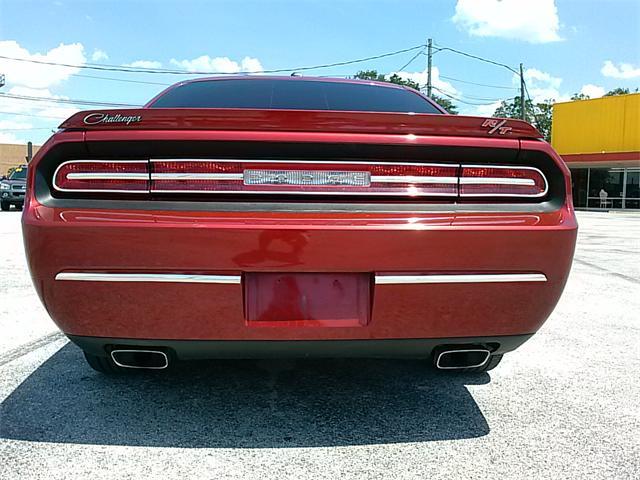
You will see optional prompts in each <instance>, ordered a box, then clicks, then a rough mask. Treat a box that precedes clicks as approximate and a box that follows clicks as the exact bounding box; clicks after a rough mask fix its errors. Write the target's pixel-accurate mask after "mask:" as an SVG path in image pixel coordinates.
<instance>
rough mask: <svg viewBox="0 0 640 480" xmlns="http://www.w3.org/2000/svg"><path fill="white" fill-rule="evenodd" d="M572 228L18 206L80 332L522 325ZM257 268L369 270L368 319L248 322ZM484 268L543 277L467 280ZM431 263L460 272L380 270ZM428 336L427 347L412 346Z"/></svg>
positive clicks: (550, 292)
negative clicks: (249, 289)
mask: <svg viewBox="0 0 640 480" xmlns="http://www.w3.org/2000/svg"><path fill="white" fill-rule="evenodd" d="M576 230H577V225H576V222H575V217H574V215H573V212H572V211H571V210H570V209H568V208H562V209H560V210H557V211H554V212H542V213H478V212H475V213H462V212H449V213H443V212H439V213H421V214H415V213H413V214H410V213H397V214H376V213H369V214H367V213H358V214H348V213H340V214H337V213H336V214H332V213H317V214H312V213H285V212H278V213H276V212H271V213H269V212H228V213H221V212H187V211H142V210H135V211H123V210H99V209H82V210H78V209H64V208H52V207H48V206H44V205H40V204H38V203H36V202H35V201H34V202H32V203H30V204H29V205H28V208H27V209H26V210H25V212H24V214H23V231H24V240H25V247H26V252H27V258H28V261H29V267H30V270H31V275H32V278H33V281H34V285H35V286H36V289H37V291H38V293H39V295H40V298H41V299H42V301H43V303H44V305H45V307H46V308H47V310H48V312H49V314H50V315H51V317H52V318H53V320H54V321H55V322H56V323H57V324H58V326H59V327H60V328H61V330H63V331H64V332H65V333H67V334H68V335H71V336H74V337H76V336H77V337H104V338H107V339H113V338H124V339H129V340H130V341H132V342H138V339H144V340H145V341H147V340H148V341H154V340H155V339H161V340H162V341H163V342H169V341H180V340H196V341H216V340H221V341H230V340H231V341H251V342H254V341H291V340H306V341H324V340H335V341H347V340H350V341H353V340H367V341H374V340H376V341H377V340H385V341H386V340H397V339H440V340H442V339H452V338H459V337H460V338H463V337H474V338H477V337H483V338H484V337H497V336H500V337H502V336H513V335H529V334H532V333H534V332H535V331H537V330H538V328H539V327H540V326H541V325H542V323H543V322H544V321H545V320H546V318H547V317H548V315H549V314H550V313H551V311H552V310H553V308H554V307H555V305H556V303H557V301H558V299H559V297H560V295H561V293H562V290H563V288H564V284H565V282H566V279H567V276H568V274H569V270H570V267H571V261H572V257H573V250H574V245H575V237H576ZM260 272H263V273H264V272H278V273H283V272H284V273H293V274H296V273H359V274H362V275H369V278H371V283H372V285H371V291H370V297H369V301H370V316H369V318H368V321H367V322H366V323H365V324H361V325H353V324H339V323H336V324H334V325H329V324H326V323H323V322H316V323H315V324H311V323H296V322H289V323H286V324H284V323H283V324H279V323H278V322H271V323H269V324H263V325H260V326H256V325H255V324H252V323H251V322H248V321H247V305H246V299H245V295H246V288H245V287H246V285H245V278H246V277H247V275H249V274H253V273H260ZM61 274H62V275H63V276H64V275H69V274H83V275H91V274H99V275H110V276H116V277H117V276H121V277H126V276H132V275H133V276H136V275H138V276H139V275H151V276H155V277H159V276H169V277H171V276H173V277H174V279H175V277H176V276H183V277H193V276H201V277H205V278H208V277H217V276H219V277H223V278H234V279H236V280H237V281H233V282H196V281H188V278H187V281H174V280H171V281H166V282H156V281H147V280H145V279H144V278H143V279H142V280H141V281H133V282H130V281H121V280H115V281H103V279H100V278H94V279H89V280H88V281H87V279H86V278H85V279H83V280H77V279H76V280H73V279H71V280H69V279H61V278H60V275H61ZM492 275H498V276H503V277H504V276H505V275H506V276H509V275H516V276H523V275H524V276H527V275H532V276H536V277H537V278H538V279H539V278H541V277H543V278H544V279H545V280H544V281H480V280H478V281H474V280H472V279H473V278H474V277H476V278H484V279H486V278H487V277H488V276H489V277H490V276H492ZM439 276H440V277H445V278H451V277H452V276H454V277H455V276H461V277H464V278H466V280H465V281H461V282H449V281H429V282H426V283H425V282H416V281H409V282H404V281H399V282H398V281H396V282H385V281H381V282H378V281H377V279H378V278H387V279H388V278H391V277H397V278H400V279H411V278H430V279H431V280H432V279H433V278H434V277H435V278H437V277H439ZM56 277H58V278H59V279H58V280H56ZM374 279H375V281H374ZM440 340H439V341H438V343H439V344H441V343H443V342H442V341H440ZM421 341H423V340H421ZM430 341H431V340H429V342H430ZM445 343H446V342H445ZM210 345H213V344H210ZM225 345H230V344H227V343H225ZM238 345H240V344H238ZM251 345H257V344H251ZM269 345H271V347H268V348H274V347H273V345H276V344H271V343H270V344H269ZM307 345H312V344H310V343H309V344H307ZM354 345H356V344H353V343H350V347H348V348H347V347H344V348H347V350H348V349H351V348H353V346H354ZM407 345H409V344H407ZM372 346H373V344H372ZM170 348H173V347H170ZM218 348H222V347H218V346H215V349H218ZM225 348H227V347H224V348H222V351H224V349H225ZM242 348H243V347H240V349H242ZM300 348H303V347H300ZM304 348H307V347H304ZM309 348H311V349H313V348H315V347H309ZM340 348H343V347H340ZM403 348H404V347H403ZM425 348H426V349H428V348H430V347H428V345H422V346H420V347H419V349H420V350H424V349H425ZM276 351H279V350H278V349H277V348H276ZM302 351H303V352H304V350H302ZM393 356H395V355H393Z"/></svg>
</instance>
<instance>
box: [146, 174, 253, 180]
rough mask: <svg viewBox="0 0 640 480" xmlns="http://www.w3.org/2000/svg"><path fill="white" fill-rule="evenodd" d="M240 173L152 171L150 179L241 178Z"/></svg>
mask: <svg viewBox="0 0 640 480" xmlns="http://www.w3.org/2000/svg"><path fill="white" fill-rule="evenodd" d="M243 178H244V176H243V174H242V173H152V174H151V180H242V179H243Z"/></svg>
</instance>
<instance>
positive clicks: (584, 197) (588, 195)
mask: <svg viewBox="0 0 640 480" xmlns="http://www.w3.org/2000/svg"><path fill="white" fill-rule="evenodd" d="M571 179H572V193H573V204H574V206H575V207H576V208H585V207H586V208H590V209H640V185H639V184H640V168H635V167H634V168H576V169H572V170H571Z"/></svg>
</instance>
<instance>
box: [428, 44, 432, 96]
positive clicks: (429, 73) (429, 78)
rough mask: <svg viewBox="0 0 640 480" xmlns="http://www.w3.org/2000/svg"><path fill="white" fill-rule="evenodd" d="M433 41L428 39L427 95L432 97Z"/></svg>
mask: <svg viewBox="0 0 640 480" xmlns="http://www.w3.org/2000/svg"><path fill="white" fill-rule="evenodd" d="M432 47H433V41H432V40H431V39H429V40H427V97H429V98H431V57H432V56H433V54H432V52H431V49H432Z"/></svg>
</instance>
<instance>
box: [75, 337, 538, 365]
mask: <svg viewBox="0 0 640 480" xmlns="http://www.w3.org/2000/svg"><path fill="white" fill-rule="evenodd" d="M530 337H531V335H511V336H501V337H473V338H437V339H433V338H432V339H426V338H419V339H387V340H249V341H246V340H226V341H216V340H139V339H134V340H132V339H122V338H100V337H80V336H75V335H69V339H70V340H71V341H72V342H73V343H75V344H76V345H78V346H79V347H80V348H81V349H82V350H84V351H86V352H87V353H91V354H93V355H96V356H102V357H104V356H107V355H108V353H109V352H110V351H111V350H113V349H114V348H116V347H118V348H120V347H129V348H131V347H139V348H147V349H155V350H158V349H159V350H162V351H164V352H167V353H168V354H169V355H171V356H173V357H174V358H177V359H180V360H201V359H213V358H238V359H248V358H256V359H257V358H311V357H314V358H431V357H432V355H433V351H434V350H435V349H436V348H438V347H442V346H450V347H456V346H457V347H460V346H471V345H473V346H479V347H480V346H481V347H486V348H489V349H490V350H491V352H492V353H493V354H504V353H507V352H510V351H512V350H515V349H516V348H518V347H519V346H520V345H522V344H523V343H524V342H526V341H527V340H528V339H529V338H530Z"/></svg>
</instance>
